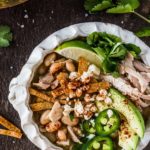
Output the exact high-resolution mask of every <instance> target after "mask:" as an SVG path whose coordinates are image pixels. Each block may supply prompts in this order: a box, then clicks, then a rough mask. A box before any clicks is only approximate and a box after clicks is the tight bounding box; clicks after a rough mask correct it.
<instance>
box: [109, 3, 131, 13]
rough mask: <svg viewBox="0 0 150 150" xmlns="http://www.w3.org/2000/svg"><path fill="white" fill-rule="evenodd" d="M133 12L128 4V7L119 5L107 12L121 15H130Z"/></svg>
mask: <svg viewBox="0 0 150 150" xmlns="http://www.w3.org/2000/svg"><path fill="white" fill-rule="evenodd" d="M132 11H133V9H132V6H131V5H130V4H126V5H118V6H116V7H113V8H110V9H108V10H107V13H112V14H114V13H115V14H121V13H129V12H132Z"/></svg>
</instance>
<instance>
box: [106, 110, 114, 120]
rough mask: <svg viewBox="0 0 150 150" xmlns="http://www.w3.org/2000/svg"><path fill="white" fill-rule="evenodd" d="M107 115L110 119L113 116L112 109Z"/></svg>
mask: <svg viewBox="0 0 150 150" xmlns="http://www.w3.org/2000/svg"><path fill="white" fill-rule="evenodd" d="M107 115H108V117H109V118H110V117H111V116H112V115H113V111H112V110H111V109H108V110H107Z"/></svg>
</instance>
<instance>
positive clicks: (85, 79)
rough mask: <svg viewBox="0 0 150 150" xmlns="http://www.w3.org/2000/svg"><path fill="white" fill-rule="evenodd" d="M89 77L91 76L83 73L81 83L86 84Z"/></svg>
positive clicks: (88, 73)
mask: <svg viewBox="0 0 150 150" xmlns="http://www.w3.org/2000/svg"><path fill="white" fill-rule="evenodd" d="M91 77H92V74H91V73H90V72H83V74H82V75H81V77H80V79H81V82H88V81H89V80H90V78H91Z"/></svg>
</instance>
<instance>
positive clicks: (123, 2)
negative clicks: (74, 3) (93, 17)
mask: <svg viewBox="0 0 150 150" xmlns="http://www.w3.org/2000/svg"><path fill="white" fill-rule="evenodd" d="M139 6H140V2H139V0H116V2H114V1H113V0H85V2H84V7H85V9H86V10H87V11H89V12H90V13H93V12H98V11H102V10H106V12H107V13H111V14H123V13H134V14H135V15H137V16H138V17H140V18H141V19H143V20H145V21H147V22H148V23H150V19H147V18H146V17H144V16H142V15H141V14H139V13H138V12H136V11H135V9H137V8H138V7H139Z"/></svg>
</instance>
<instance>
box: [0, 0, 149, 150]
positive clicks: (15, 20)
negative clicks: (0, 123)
mask: <svg viewBox="0 0 150 150" xmlns="http://www.w3.org/2000/svg"><path fill="white" fill-rule="evenodd" d="M26 10H27V13H26V12H25V11H26ZM138 11H139V12H141V13H142V14H143V15H145V16H148V14H150V0H144V1H142V5H141V7H140V8H139V9H138ZM25 14H28V16H29V18H28V19H26V18H24V16H25ZM90 21H102V22H109V23H114V24H117V25H119V26H121V27H123V28H126V29H128V30H131V31H136V30H138V29H139V28H140V27H143V26H148V24H147V23H146V22H144V21H143V20H141V19H139V18H137V17H136V16H134V15H133V14H124V15H109V14H106V13H105V12H101V13H98V14H94V15H89V14H87V12H85V11H84V9H83V1H81V0H59V1H57V0H29V1H28V2H27V3H25V4H23V5H20V6H16V7H13V8H9V9H4V10H0V24H8V25H9V26H11V28H12V31H13V35H14V40H13V43H12V44H11V46H10V47H9V48H1V49H0V114H2V115H3V116H5V117H6V118H8V119H9V120H10V121H12V123H14V124H15V125H17V126H18V127H20V119H19V116H18V114H17V113H16V111H15V110H14V109H13V107H12V106H11V105H10V104H9V102H8V99H7V96H8V86H9V82H10V80H11V79H12V78H13V77H15V76H16V75H17V74H18V73H19V72H20V70H21V68H22V66H23V65H24V64H25V62H26V60H27V59H28V57H29V55H30V53H31V52H32V50H33V48H34V47H35V46H36V45H37V44H38V43H39V42H41V41H42V40H43V39H44V38H46V37H47V36H48V35H49V34H51V33H53V32H54V31H56V30H58V29H60V28H63V27H65V26H68V25H71V24H75V23H81V22H90ZM20 25H24V28H21V27H20ZM143 40H144V41H145V42H146V43H147V44H148V45H149V46H150V42H149V41H150V38H143ZM26 149H28V150H38V148H36V147H35V146H34V145H33V144H32V143H31V142H30V141H29V140H28V139H27V138H26V136H25V135H24V136H23V138H22V139H21V140H16V139H14V138H10V137H4V136H0V150H26ZM149 149H150V145H149V146H148V147H147V148H146V149H145V150H149Z"/></svg>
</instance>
